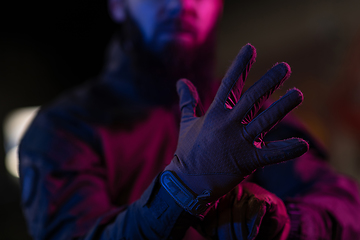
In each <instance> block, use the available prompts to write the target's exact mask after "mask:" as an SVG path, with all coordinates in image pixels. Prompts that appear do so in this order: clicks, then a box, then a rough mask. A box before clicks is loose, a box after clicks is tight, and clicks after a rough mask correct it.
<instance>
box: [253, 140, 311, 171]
mask: <svg viewBox="0 0 360 240" xmlns="http://www.w3.org/2000/svg"><path fill="white" fill-rule="evenodd" d="M308 150H309V144H308V143H307V142H306V141H305V140H303V139H301V138H290V139H286V140H281V141H274V142H266V143H265V145H264V146H263V147H262V148H261V149H257V154H258V156H259V159H260V164H261V165H262V166H265V165H270V164H274V163H280V162H284V161H287V160H290V159H294V158H297V157H300V156H301V155H303V154H304V153H306V152H307V151H308Z"/></svg>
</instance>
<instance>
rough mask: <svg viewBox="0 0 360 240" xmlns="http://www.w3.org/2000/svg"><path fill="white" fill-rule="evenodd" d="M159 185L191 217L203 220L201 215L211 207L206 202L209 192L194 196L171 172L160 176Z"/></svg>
mask: <svg viewBox="0 0 360 240" xmlns="http://www.w3.org/2000/svg"><path fill="white" fill-rule="evenodd" d="M160 183H161V185H162V186H163V187H164V188H165V190H166V191H167V192H168V193H169V194H170V196H171V197H172V198H173V199H174V200H175V201H176V202H177V203H178V204H179V205H180V206H181V207H182V208H184V210H185V211H187V212H188V213H190V214H191V215H194V216H197V217H199V218H203V213H204V212H205V211H206V210H207V209H208V208H209V207H210V206H211V203H210V202H208V201H206V199H207V198H208V197H210V194H211V192H210V191H207V190H206V191H204V192H203V194H201V195H196V194H195V193H194V192H192V191H191V190H190V189H188V188H187V187H186V186H185V185H184V184H183V183H182V182H181V180H180V179H179V178H178V177H177V176H176V175H175V174H174V173H173V172H171V171H164V172H163V173H162V174H161V177H160Z"/></svg>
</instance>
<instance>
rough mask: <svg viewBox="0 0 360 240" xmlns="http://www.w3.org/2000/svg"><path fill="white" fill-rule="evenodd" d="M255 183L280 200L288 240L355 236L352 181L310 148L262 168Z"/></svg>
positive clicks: (359, 217)
mask: <svg viewBox="0 0 360 240" xmlns="http://www.w3.org/2000/svg"><path fill="white" fill-rule="evenodd" d="M255 179H256V182H257V183H259V184H260V185H261V186H263V187H264V188H265V189H267V190H269V191H270V192H273V193H275V194H276V195H278V196H279V197H280V198H281V199H283V200H284V203H285V206H286V208H287V211H288V214H289V217H290V222H291V229H290V235H289V237H288V239H297V240H299V239H301V240H305V239H307V240H315V239H324V240H325V239H358V238H359V236H360V225H359V224H358V223H359V222H360V193H359V188H358V184H357V183H356V181H354V180H352V179H350V178H348V177H346V176H344V175H342V174H340V173H337V172H336V171H334V170H333V169H332V168H331V166H330V165H329V164H328V163H327V162H326V161H325V160H322V159H319V158H318V157H317V156H316V155H315V154H314V153H313V152H312V151H311V150H310V152H308V153H306V154H304V155H303V156H302V157H300V158H298V159H294V160H292V161H289V162H286V163H282V164H279V165H274V166H271V167H269V168H264V169H262V170H260V171H258V172H257V173H256V174H255Z"/></svg>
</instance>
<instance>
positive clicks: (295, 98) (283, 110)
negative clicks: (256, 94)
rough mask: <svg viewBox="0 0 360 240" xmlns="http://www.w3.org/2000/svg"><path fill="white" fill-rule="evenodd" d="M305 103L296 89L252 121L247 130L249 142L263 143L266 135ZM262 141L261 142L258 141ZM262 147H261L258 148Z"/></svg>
mask: <svg viewBox="0 0 360 240" xmlns="http://www.w3.org/2000/svg"><path fill="white" fill-rule="evenodd" d="M302 101H303V94H302V92H301V91H300V90H298V89H296V88H294V89H291V90H289V91H288V92H287V93H286V94H285V95H284V96H283V97H281V98H280V99H279V100H277V101H276V102H274V103H273V104H272V105H271V106H270V107H268V108H267V109H266V110H264V111H263V112H262V113H260V114H259V115H258V116H257V117H256V118H255V119H254V120H252V121H251V122H250V123H249V124H248V125H246V127H245V129H246V132H247V134H248V139H249V141H254V140H255V141H256V142H258V143H261V142H262V141H261V140H262V139H263V137H264V136H265V134H266V133H267V132H268V131H270V129H272V128H273V127H274V126H275V125H276V124H277V123H278V122H280V121H281V119H283V118H284V117H285V116H286V115H287V114H288V113H289V112H290V111H291V110H293V109H294V108H296V107H297V106H298V105H299V104H301V103H302ZM258 140H260V141H258ZM257 147H261V146H257Z"/></svg>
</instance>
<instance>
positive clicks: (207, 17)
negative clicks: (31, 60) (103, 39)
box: [19, 0, 360, 239]
mask: <svg viewBox="0 0 360 240" xmlns="http://www.w3.org/2000/svg"><path fill="white" fill-rule="evenodd" d="M222 7H223V1H222V0H109V9H110V13H111V16H112V18H113V19H114V21H115V22H116V23H118V24H119V33H118V35H117V36H116V37H115V38H114V39H113V41H112V43H111V47H110V51H109V56H108V57H109V61H108V63H107V65H106V69H105V71H104V73H103V74H101V75H100V76H99V78H98V79H96V80H94V81H92V82H89V83H86V84H84V85H83V86H80V87H79V88H77V89H74V90H72V91H70V92H68V93H66V94H64V95H63V96H62V97H60V98H59V99H58V100H56V101H55V102H54V103H53V104H51V105H49V106H44V107H42V109H41V110H40V112H39V113H38V115H37V117H36V118H35V120H34V121H33V123H32V124H31V126H30V127H29V129H28V131H27V133H26V134H25V136H24V138H23V140H22V142H21V145H20V150H19V156H20V176H21V183H22V203H23V208H24V213H25V216H26V218H27V221H28V226H29V231H30V234H31V235H32V236H33V237H34V238H35V239H202V238H204V237H206V238H213V239H254V238H258V239H285V238H287V237H298V238H303V239H311V238H307V237H308V236H311V237H322V236H323V235H321V234H327V235H326V236H328V235H329V232H328V231H327V230H328V228H329V227H330V229H333V228H334V226H335V225H334V224H335V223H337V222H338V221H339V219H340V220H341V217H340V218H339V217H338V216H337V215H336V214H335V215H332V214H329V215H326V214H327V213H328V212H330V213H333V212H332V211H331V209H330V208H329V205H326V204H325V205H326V207H325V208H321V209H319V207H318V205H319V204H315V203H312V202H311V201H305V200H307V199H308V198H309V199H314V198H312V197H311V194H310V193H311V191H313V190H314V188H311V187H309V183H311V184H312V185H311V186H316V187H317V188H319V189H320V190H319V192H321V190H323V189H324V188H323V187H322V186H323V185H321V184H320V185H319V184H318V185H316V184H314V183H322V184H324V183H328V181H329V180H330V181H332V183H333V184H332V186H331V187H330V188H326V189H325V192H329V191H330V192H331V193H333V192H334V191H338V190H341V191H343V192H344V193H345V195H346V196H345V197H344V198H345V199H340V200H339V201H338V199H339V198H336V197H335V200H334V201H332V202H331V203H339V206H341V207H343V208H342V211H345V212H348V213H349V214H350V213H351V211H353V210H356V211H357V212H359V211H358V210H359V205H360V204H359V202H360V201H359V197H358V195H357V192H356V190H354V189H356V187H355V185H354V183H353V182H352V181H351V180H348V179H346V178H343V177H340V176H338V175H336V174H335V173H332V172H331V171H330V170H329V169H328V166H327V165H326V164H322V163H323V162H321V164H315V163H313V162H316V163H318V161H317V160H316V161H315V160H314V161H312V160H313V158H316V156H318V155H319V153H321V151H320V150H319V148H317V147H316V146H317V145H316V143H315V141H313V142H314V144H312V143H313V142H312V141H311V137H308V139H307V141H309V142H310V145H311V146H310V147H311V149H312V150H310V153H309V154H305V155H303V154H304V153H305V152H307V150H308V148H309V146H308V143H307V141H304V140H303V139H301V138H294V137H296V135H295V133H296V131H295V130H294V129H300V128H296V127H294V126H293V125H291V124H289V125H288V126H292V128H291V127H290V129H291V130H289V131H288V130H286V131H285V134H282V135H281V133H283V132H281V129H283V128H281V129H280V130H277V131H278V134H279V136H280V137H279V138H281V139H285V140H279V138H278V139H276V137H275V139H276V140H279V141H268V140H266V139H265V138H264V137H265V134H266V133H267V132H268V131H269V130H270V129H272V128H273V127H274V126H275V125H276V124H277V123H278V122H279V121H280V120H281V119H283V118H284V117H285V116H286V115H287V114H288V113H289V112H290V111H291V110H292V109H293V108H295V107H297V106H298V105H299V104H300V103H301V102H302V93H301V92H300V91H299V90H297V89H292V90H289V91H288V92H287V94H286V95H284V96H283V97H282V98H281V99H279V100H278V101H276V102H275V103H273V104H272V105H271V106H269V107H268V108H267V109H264V108H263V109H261V108H262V107H263V105H264V104H265V105H266V104H267V103H265V102H266V100H267V99H268V98H269V96H270V95H271V94H272V93H273V92H274V91H275V90H276V89H277V88H279V86H280V85H281V84H282V83H283V82H284V81H285V80H287V79H288V78H289V76H290V72H291V71H290V67H289V66H288V65H287V64H286V63H280V64H277V65H275V66H274V67H273V68H272V69H270V70H269V71H268V72H267V73H266V74H265V75H264V76H263V78H261V79H260V80H259V81H258V82H257V83H256V84H254V85H253V86H252V87H251V88H249V89H248V90H247V91H243V86H244V81H245V79H246V76H247V74H248V72H249V70H250V68H251V65H252V64H253V63H254V62H255V57H256V51H255V48H254V47H253V46H251V45H250V44H248V45H246V46H244V47H243V48H242V49H241V51H240V52H239V54H238V56H237V57H236V59H235V60H234V63H233V65H232V66H231V67H230V69H229V70H228V72H227V74H226V75H225V77H224V79H223V80H222V82H221V85H220V87H219V89H218V90H217V92H216V88H214V87H213V86H214V84H213V82H214V81H213V80H214V77H213V73H212V70H213V64H214V47H215V45H214V44H215V41H214V39H215V26H216V23H217V20H218V18H219V17H220V15H221V13H222ZM185 78H186V79H190V80H191V81H192V82H193V83H194V85H195V86H197V88H195V86H194V85H193V84H192V82H190V81H189V80H186V79H185ZM179 79H182V80H180V81H178V80H179ZM176 82H177V83H176ZM175 86H176V87H177V88H175ZM176 90H177V92H178V95H179V97H180V101H179V100H178V97H177V94H176ZM215 92H216V94H215ZM200 99H201V100H200ZM201 103H202V104H201ZM179 104H180V111H179V109H178V105H179ZM204 110H206V111H204ZM288 122H289V121H288ZM290 122H291V121H290ZM179 125H180V127H179ZM289 134H290V136H289ZM292 134H294V135H292ZM267 136H268V138H271V136H274V135H271V134H268V135H267ZM269 136H270V137H269ZM300 137H301V136H300ZM302 137H304V138H307V135H306V134H303V136H302ZM271 140H274V139H271ZM314 149H315V150H314ZM311 151H312V152H311ZM301 156H308V157H307V158H306V159H308V161H307V162H306V163H307V164H308V163H309V162H310V163H313V166H314V169H315V170H314V171H313V172H312V173H309V174H308V175H305V177H304V176H303V175H301V177H303V178H301V179H300V180H299V179H298V178H296V177H295V178H291V177H290V178H289V179H291V181H289V183H291V184H289V185H287V186H279V185H276V183H275V184H274V183H273V182H272V181H273V177H274V176H275V179H276V175H278V173H276V171H275V172H274V171H273V172H271V171H269V173H270V174H269V173H267V172H265V173H263V174H261V171H259V174H257V175H254V176H252V177H251V178H252V179H253V180H254V181H256V182H257V183H259V184H262V185H263V186H266V187H267V188H268V189H271V190H272V191H273V192H276V193H277V194H278V195H279V196H280V197H282V198H283V199H285V198H287V197H293V199H292V201H290V202H289V204H286V205H285V204H284V202H283V201H282V200H281V199H280V198H279V197H278V196H276V195H275V194H272V193H270V192H268V191H267V190H265V189H263V188H261V187H259V186H258V185H256V184H253V183H244V181H243V180H244V179H245V178H246V177H247V176H249V175H250V174H251V173H253V172H254V171H255V170H256V169H258V168H262V167H264V166H265V165H269V164H274V163H280V162H284V161H286V160H290V159H293V158H298V159H300V160H301ZM309 156H315V157H313V158H311V157H309ZM309 159H310V160H309ZM300 160H299V161H300ZM297 162H298V161H296V163H297ZM301 162H304V161H303V160H301ZM284 166H287V172H289V169H290V172H291V171H292V172H295V173H299V174H301V173H302V170H301V169H300V170H299V171H298V168H297V166H299V164H295V163H294V162H291V163H290V164H287V165H284ZM319 171H320V172H325V173H326V174H325V175H324V176H327V177H328V178H321V177H320V178H319V177H315V178H314V174H315V175H316V174H317V173H318V172H319ZM306 172H307V171H306ZM251 178H247V179H248V180H250V179H251ZM294 179H295V180H296V181H295V180H294ZM319 179H320V180H319ZM324 179H326V181H325V180H324ZM293 180H294V181H293ZM321 181H323V182H321ZM240 182H242V183H241V184H239V183H240ZM341 184H343V185H345V186H343V185H341ZM299 187H303V188H301V191H296V189H299ZM354 191H355V192H354ZM300 193H301V194H302V195H301V194H300ZM297 194H300V195H297ZM304 196H305V198H304ZM321 196H324V194H323V195H321ZM306 197H307V198H306ZM326 197H327V198H325V200H328V199H331V200H332V199H333V198H331V197H328V196H326ZM315 199H319V198H315ZM316 201H317V200H316ZM316 201H315V202H316ZM329 201H330V200H329ZM327 203H329V202H327ZM349 203H350V205H348V204H349ZM339 206H338V207H339ZM324 212H325V213H324ZM323 213H324V214H325V215H324V214H323ZM335 213H337V210H336V211H335ZM289 215H290V217H289ZM303 216H305V217H303ZM319 216H320V217H319ZM349 216H350V215H349ZM351 216H353V217H354V214H352V215H351ZM322 217H324V218H323V219H321V218H322ZM354 219H355V217H354ZM354 219H353V220H354ZM318 221H320V222H318ZM354 223H355V222H354ZM306 224H308V225H309V224H310V227H309V226H308V225H306ZM318 226H320V227H318ZM195 229H196V230H195ZM309 229H310V230H309ZM314 229H316V231H315V230H314ZM319 229H320V230H319ZM324 229H325V230H324ZM311 230H314V231H313V232H311ZM318 230H319V231H318ZM344 232H345V235H344ZM358 232H359V227H356V226H355V224H353V222H352V223H349V224H347V225H346V227H344V228H342V229H341V231H340V232H339V231H336V232H335V235H334V236H337V235H336V234H340V235H339V236H341V237H343V236H354V234H355V233H358ZM311 234H313V235H311ZM324 236H325V235H324ZM329 236H330V235H329ZM314 239H315V238H314Z"/></svg>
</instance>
